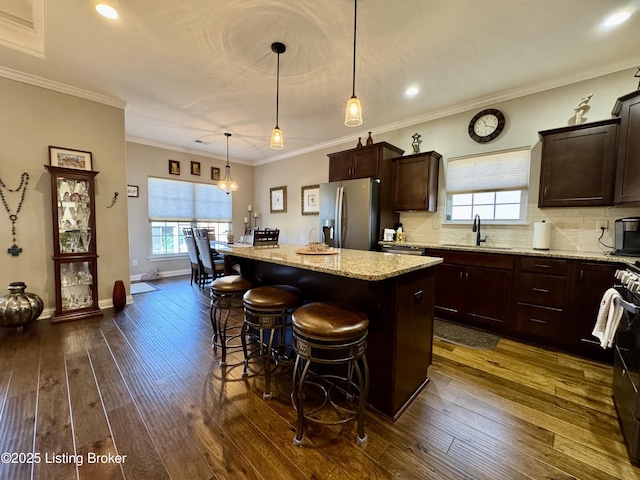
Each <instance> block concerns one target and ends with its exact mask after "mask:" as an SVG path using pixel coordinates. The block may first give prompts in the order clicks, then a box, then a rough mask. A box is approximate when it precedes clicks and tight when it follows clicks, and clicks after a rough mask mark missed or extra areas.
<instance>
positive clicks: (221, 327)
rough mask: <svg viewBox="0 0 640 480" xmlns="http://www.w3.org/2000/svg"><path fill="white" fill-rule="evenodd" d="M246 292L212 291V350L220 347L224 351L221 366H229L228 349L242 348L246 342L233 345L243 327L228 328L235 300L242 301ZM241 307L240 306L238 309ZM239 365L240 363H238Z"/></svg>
mask: <svg viewBox="0 0 640 480" xmlns="http://www.w3.org/2000/svg"><path fill="white" fill-rule="evenodd" d="M243 294H244V291H242V292H237V293H216V292H214V290H213V289H211V310H210V317H211V326H212V327H213V337H212V339H211V340H212V348H213V350H214V351H215V350H217V349H218V347H219V348H220V349H221V350H222V357H221V358H220V366H221V367H224V366H226V365H227V349H229V348H240V347H242V346H243V345H242V344H243V343H244V342H241V343H240V344H237V345H233V344H231V342H232V341H234V340H235V339H236V338H238V337H240V336H241V335H242V330H243V325H237V326H233V327H228V326H227V324H228V322H229V317H230V316H231V309H232V308H233V300H234V299H238V300H239V301H242V295H243ZM239 308H240V305H238V309H239ZM236 329H237V330H238V332H239V333H235V334H233V335H230V336H227V333H228V332H229V330H236ZM238 364H239V363H238Z"/></svg>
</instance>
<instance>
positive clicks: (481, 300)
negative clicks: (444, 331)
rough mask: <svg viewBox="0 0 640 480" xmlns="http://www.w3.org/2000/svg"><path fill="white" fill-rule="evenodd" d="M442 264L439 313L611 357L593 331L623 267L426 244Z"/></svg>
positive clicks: (438, 280) (438, 275) (520, 336)
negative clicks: (617, 270) (434, 246)
mask: <svg viewBox="0 0 640 480" xmlns="http://www.w3.org/2000/svg"><path fill="white" fill-rule="evenodd" d="M426 254H427V255H430V256H436V257H442V258H443V260H444V261H443V263H442V264H440V265H438V266H437V267H436V285H435V315H436V317H437V318H441V319H443V320H449V321H453V322H457V323H460V324H465V325H469V326H475V327H479V328H482V329H485V330H488V331H492V332H495V333H501V334H505V335H507V336H509V337H512V338H516V339H519V340H525V341H531V342H534V343H538V344H541V345H546V346H551V347H554V348H560V349H562V350H566V351H569V352H572V353H576V354H579V355H583V356H587V357H590V358H595V359H599V360H604V361H609V362H610V361H611V359H612V358H613V356H612V352H611V350H610V349H607V350H605V349H603V348H601V347H600V345H599V343H598V342H597V339H596V338H595V337H593V336H592V335H591V332H592V330H593V327H594V325H595V322H596V317H597V314H598V310H599V308H600V300H601V299H602V295H603V294H604V292H605V291H606V290H607V289H608V288H610V287H611V286H612V285H613V284H614V281H615V279H614V273H615V271H616V269H618V268H622V267H621V265H620V264H616V263H609V262H597V261H582V260H575V259H562V258H546V257H537V256H524V255H510V254H488V253H476V252H461V251H451V250H439V249H427V250H426Z"/></svg>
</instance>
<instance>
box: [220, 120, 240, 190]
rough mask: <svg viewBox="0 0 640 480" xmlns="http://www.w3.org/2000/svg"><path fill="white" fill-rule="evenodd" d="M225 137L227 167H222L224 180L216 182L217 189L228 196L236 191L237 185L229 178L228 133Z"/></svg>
mask: <svg viewBox="0 0 640 480" xmlns="http://www.w3.org/2000/svg"><path fill="white" fill-rule="evenodd" d="M224 136H225V137H227V165H226V166H225V167H224V178H223V179H222V180H221V181H219V182H218V188H219V189H220V190H222V191H223V192H224V193H226V194H227V195H229V194H230V193H231V192H235V191H236V190H238V184H237V183H236V182H234V181H233V179H232V178H231V165H229V137H230V136H231V134H230V133H225V134H224Z"/></svg>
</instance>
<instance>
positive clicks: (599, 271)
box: [565, 262, 620, 360]
mask: <svg viewBox="0 0 640 480" xmlns="http://www.w3.org/2000/svg"><path fill="white" fill-rule="evenodd" d="M617 268H620V266H619V265H615V264H609V263H596V262H577V263H576V264H575V268H574V272H573V274H572V277H573V278H572V285H571V286H572V295H571V315H569V320H568V323H567V325H566V334H565V338H566V339H567V341H568V343H569V346H570V347H572V348H573V349H575V350H576V351H578V352H580V353H584V354H588V355H589V356H595V357H600V358H605V359H607V360H610V359H611V351H610V350H609V351H605V350H604V349H602V348H601V347H600V344H599V343H598V339H597V338H596V337H594V336H593V335H591V332H592V331H593V327H594V326H595V323H596V317H597V315H598V310H599V309H600V300H601V299H602V295H603V294H604V292H605V291H606V290H607V289H608V288H610V287H612V286H613V284H614V282H615V278H614V276H613V275H614V273H615V271H616V269H617Z"/></svg>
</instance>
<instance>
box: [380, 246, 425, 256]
mask: <svg viewBox="0 0 640 480" xmlns="http://www.w3.org/2000/svg"><path fill="white" fill-rule="evenodd" d="M382 252H383V253H397V254H400V255H424V247H414V246H411V245H382Z"/></svg>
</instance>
